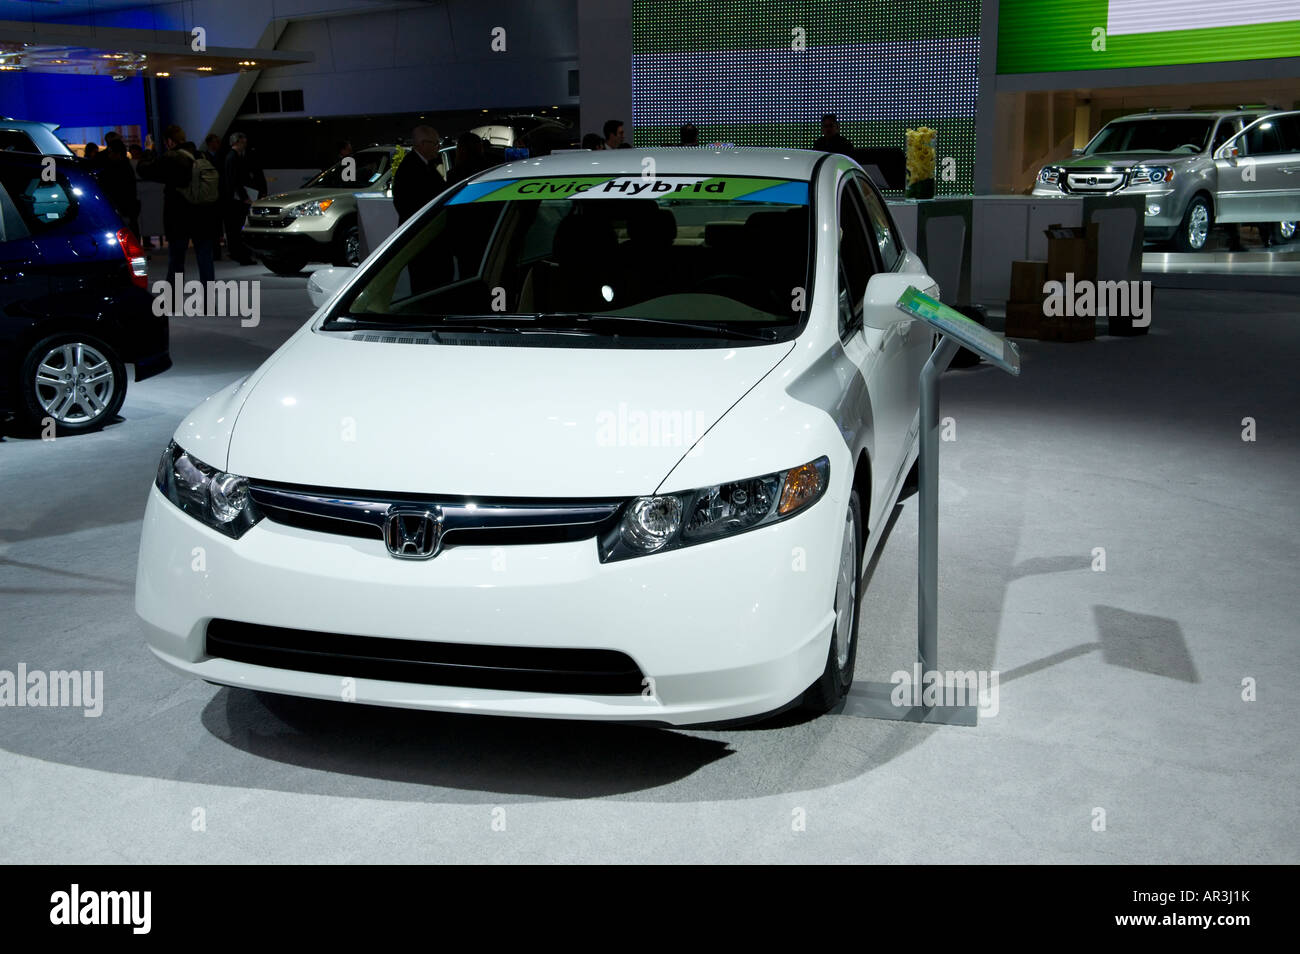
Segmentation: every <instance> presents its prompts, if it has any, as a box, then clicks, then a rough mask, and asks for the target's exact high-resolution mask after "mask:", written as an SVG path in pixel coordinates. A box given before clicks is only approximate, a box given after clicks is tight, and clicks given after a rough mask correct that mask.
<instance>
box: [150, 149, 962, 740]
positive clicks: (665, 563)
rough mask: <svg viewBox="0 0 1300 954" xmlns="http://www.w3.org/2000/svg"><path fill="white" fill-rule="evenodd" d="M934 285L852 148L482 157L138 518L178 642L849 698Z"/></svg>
mask: <svg viewBox="0 0 1300 954" xmlns="http://www.w3.org/2000/svg"><path fill="white" fill-rule="evenodd" d="M408 161H410V160H408ZM908 286H915V287H917V288H918V289H920V290H921V291H923V292H928V293H930V294H932V295H937V289H936V288H935V287H934V283H933V281H932V280H931V279H930V278H929V277H928V276H927V275H926V274H925V271H924V268H923V267H922V265H921V263H920V261H919V259H918V258H917V257H916V256H915V255H914V254H913V253H912V252H910V251H908V249H907V247H906V244H905V243H904V241H903V239H902V238H901V236H900V235H899V232H898V229H897V228H896V227H895V225H894V223H893V222H892V220H891V218H890V215H889V212H888V210H887V208H886V206H885V204H884V202H882V201H881V198H880V196H879V194H878V193H877V192H876V190H875V189H874V187H873V186H872V184H871V183H870V182H869V181H868V179H867V177H866V176H865V175H864V174H863V172H862V170H861V169H860V168H859V167H858V166H857V165H856V164H854V163H853V162H852V161H850V160H848V159H846V158H844V157H842V156H836V155H828V154H825V153H819V152H809V151H801V150H782V149H724V150H717V151H711V150H699V149H665V150H652V151H642V150H615V151H609V152H583V153H566V154H558V155H554V156H549V157H546V158H541V159H530V160H524V161H519V162H513V163H510V164H508V165H503V166H499V167H497V168H495V169H492V170H490V171H488V172H486V173H483V174H480V175H478V176H476V177H475V178H473V179H470V180H468V181H467V182H465V183H462V184H460V185H458V186H456V187H453V188H451V189H449V190H447V191H446V192H444V193H443V194H442V195H441V196H439V197H438V198H437V199H436V200H434V201H433V202H431V203H430V204H429V205H428V206H426V207H425V208H424V209H423V210H422V211H421V212H420V213H418V214H417V215H416V216H414V217H413V218H412V219H411V220H410V221H409V222H407V223H406V224H405V225H404V226H403V227H402V228H401V229H399V230H398V232H396V233H395V234H394V235H392V236H391V237H390V238H389V239H387V240H386V241H385V242H384V243H383V244H382V245H381V246H380V247H379V248H377V249H376V250H375V251H374V253H373V254H371V255H370V256H369V257H368V258H367V259H366V261H365V262H364V263H363V264H362V265H361V266H360V267H359V268H358V269H356V270H355V271H350V272H348V273H347V274H346V277H345V279H344V280H342V281H341V282H339V284H338V287H337V289H336V290H334V291H333V292H332V293H330V294H329V296H328V298H327V300H325V301H324V302H323V304H322V305H321V307H320V308H319V310H318V311H317V313H316V314H315V315H314V316H313V317H312V319H311V320H310V321H309V322H308V323H307V324H306V325H304V326H303V327H302V328H301V329H300V330H299V331H297V332H296V333H295V334H294V335H293V336H292V337H291V338H290V339H289V340H288V341H286V342H285V344H284V345H283V346H282V347H281V348H280V349H279V350H278V351H276V352H275V353H274V354H273V355H271V357H270V358H268V359H267V360H266V362H265V363H264V364H263V365H262V366H261V367H260V368H258V369H257V370H256V371H255V372H253V373H252V374H251V375H250V376H248V377H247V378H245V379H242V380H240V381H237V382H235V383H234V384H232V385H230V386H229V387H227V388H225V389H224V390H222V391H219V392H218V393H216V394H214V395H213V396H211V397H210V398H208V399H207V400H206V401H205V402H204V403H203V404H201V405H200V406H199V407H197V408H195V409H194V410H193V411H192V412H191V413H190V414H189V415H188V416H187V417H186V418H185V420H184V421H183V423H182V424H181V425H180V426H179V427H178V428H177V430H176V432H175V435H174V438H173V440H172V441H171V443H170V444H169V445H168V446H167V448H166V450H165V452H164V453H163V455H162V460H161V461H160V463H159V467H158V474H157V479H156V482H155V486H154V488H153V489H152V491H151V492H150V496H149V502H148V507H147V510H146V513H145V518H144V527H143V536H142V539H141V544H140V562H139V572H138V576H137V581H136V610H137V612H138V613H139V615H140V617H141V618H142V619H143V621H144V626H145V632H146V634H147V640H148V643H149V646H150V648H151V649H152V650H153V652H154V653H155V654H156V655H157V656H158V658H159V659H161V660H162V661H163V662H164V663H166V664H167V665H169V666H171V667H173V668H175V669H177V670H180V671H181V672H184V673H188V674H191V675H193V676H198V677H201V678H203V679H205V680H208V681H210V682H213V683H217V684H224V685H227V686H237V687H242V688H247V689H256V690H263V691H269V692H276V693H289V694H293V695H299V696H309V697H314V698H318V699H336V700H348V701H357V702H364V703H370V704H377V705H388V706H402V707H409V708H418V709H436V710H444V711H452V712H467V713H486V714H494V715H523V716H540V717H552V718H572V719H605V720H623V721H628V722H637V723H650V724H663V725H688V724H695V725H699V724H709V723H722V722H732V721H740V720H746V719H752V718H755V717H759V716H764V715H767V714H770V713H773V712H777V711H780V710H783V709H786V708H788V707H791V706H794V705H799V704H801V703H802V704H803V705H804V706H806V707H808V708H810V709H812V710H814V711H827V710H830V709H831V708H832V707H834V706H835V705H836V704H837V703H838V702H839V701H840V699H841V698H842V697H843V696H844V695H845V693H846V692H847V691H848V689H849V687H850V684H851V683H852V680H853V669H854V659H855V654H856V643H857V633H856V630H857V616H858V602H859V592H858V590H859V584H860V581H861V579H862V572H863V567H864V565H865V564H866V561H867V560H868V559H869V558H870V556H871V554H872V552H873V551H874V548H875V547H876V546H878V545H879V541H880V538H881V536H882V531H883V529H884V527H885V524H886V522H887V518H888V515H889V513H890V511H891V508H892V507H893V505H894V503H895V501H896V500H897V498H898V495H899V491H900V487H901V486H902V485H903V483H904V480H905V478H906V476H907V474H908V472H909V470H910V469H911V467H912V464H913V462H914V461H915V460H916V454H917V429H918V416H917V403H918V385H917V381H918V375H919V373H920V371H921V368H922V365H923V364H924V363H925V361H926V359H927V358H928V356H929V354H930V351H931V346H932V335H931V333H930V332H929V330H928V328H927V327H926V326H925V325H924V324H923V323H922V322H920V321H915V320H912V319H910V318H909V316H908V315H907V314H906V313H904V312H902V311H900V310H899V309H898V308H896V307H895V302H896V301H897V299H898V298H899V296H900V294H901V293H902V292H903V291H904V290H906V288H907V287H908Z"/></svg>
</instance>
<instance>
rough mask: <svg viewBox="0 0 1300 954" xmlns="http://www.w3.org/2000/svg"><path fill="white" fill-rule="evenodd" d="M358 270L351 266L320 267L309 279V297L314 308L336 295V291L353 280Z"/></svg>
mask: <svg viewBox="0 0 1300 954" xmlns="http://www.w3.org/2000/svg"><path fill="white" fill-rule="evenodd" d="M356 273H357V270H356V269H355V268H353V267H351V266H342V267H338V268H319V269H317V270H316V271H314V272H312V273H311V278H309V279H307V297H308V298H310V299H311V305H312V307H313V308H319V307H320V306H321V305H323V304H325V302H327V301H329V300H330V299H331V298H333V297H334V293H335V292H337V291H338V290H339V289H340V288H342V287H343V286H344V285H346V284H347V283H348V282H349V281H351V280H352V276H353V275H355V274H356Z"/></svg>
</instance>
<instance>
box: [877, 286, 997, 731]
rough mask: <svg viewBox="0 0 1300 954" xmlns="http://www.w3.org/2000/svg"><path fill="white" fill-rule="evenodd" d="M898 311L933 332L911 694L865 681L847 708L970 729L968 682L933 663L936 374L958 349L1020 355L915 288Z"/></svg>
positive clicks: (924, 374) (926, 374)
mask: <svg viewBox="0 0 1300 954" xmlns="http://www.w3.org/2000/svg"><path fill="white" fill-rule="evenodd" d="M898 308H899V309H900V310H902V311H904V312H906V313H907V314H908V315H910V316H911V317H913V318H919V319H921V320H922V321H924V322H925V323H926V324H928V325H929V326H930V327H932V328H933V329H934V330H935V331H937V332H938V333H939V335H940V338H939V342H938V344H937V345H936V347H935V349H934V352H933V353H932V354H931V355H930V359H929V360H928V361H926V363H925V367H924V368H922V370H921V380H920V394H921V402H920V403H921V413H920V418H921V435H920V436H921V449H920V463H919V468H920V488H919V498H920V512H919V524H920V526H919V539H918V545H917V550H918V561H917V562H918V566H917V580H918V593H917V614H916V629H917V635H916V665H915V667H914V669H913V673H914V675H913V676H912V678H911V680H910V682H911V689H912V691H911V692H902V693H900V691H899V689H900V687H899V686H898V685H897V684H895V683H884V684H877V683H868V684H867V691H866V694H865V696H864V697H863V699H862V702H861V704H856V705H855V706H854V711H855V714H859V715H864V716H867V717H869V718H876V719H888V720H891V721H905V722H929V723H939V724H944V725H967V726H973V725H975V724H976V721H977V719H978V715H979V703H978V701H977V700H976V701H972V700H971V699H970V693H971V692H973V691H974V690H975V687H971V686H967V685H965V684H963V686H962V687H954V686H951V685H948V684H946V683H945V682H944V678H943V675H942V670H940V668H939V617H938V608H939V376H940V375H941V374H943V372H944V370H945V369H946V368H947V367H948V362H949V361H951V360H952V357H953V355H954V354H956V353H957V350H958V349H959V348H961V347H963V346H964V347H967V348H969V349H970V350H972V351H974V352H975V353H976V354H978V355H980V356H981V357H983V358H986V359H987V360H988V361H989V362H991V363H992V364H993V365H995V366H996V367H999V368H1001V369H1002V370H1003V371H1006V372H1007V373H1008V374H1013V375H1019V374H1020V352H1019V350H1017V348H1016V346H1015V345H1014V344H1012V343H1011V342H1010V341H1007V340H1006V339H1005V338H1002V337H999V336H998V335H996V334H994V333H993V332H991V331H989V330H988V329H987V328H985V327H984V326H983V325H980V324H979V323H978V322H975V321H972V320H971V319H970V318H967V317H966V316H965V315H963V314H962V313H961V312H959V311H955V310H954V309H952V308H949V307H948V306H947V305H945V304H943V303H942V302H940V301H936V300H935V299H933V298H931V297H930V296H929V295H925V294H922V293H921V292H919V291H917V290H916V289H915V288H912V287H909V288H908V289H907V291H905V292H903V294H902V295H901V296H900V297H899V299H898ZM958 688H960V689H961V692H958V691H957V689H958ZM935 689H937V690H938V691H937V692H935V691H934V690H935ZM927 690H928V691H927ZM900 695H901V696H902V697H903V704H901V705H900V704H899V696H900ZM936 699H937V700H938V702H937V704H935V700H936Z"/></svg>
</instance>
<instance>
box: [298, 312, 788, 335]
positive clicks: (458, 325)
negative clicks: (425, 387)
mask: <svg viewBox="0 0 1300 954" xmlns="http://www.w3.org/2000/svg"><path fill="white" fill-rule="evenodd" d="M626 323H631V324H641V325H654V326H656V327H660V328H671V329H674V330H677V331H686V332H691V333H693V334H694V335H696V336H703V335H708V336H722V337H726V338H744V339H746V340H750V341H775V340H776V335H775V333H774V331H773V330H771V329H766V328H765V329H763V330H762V331H761V332H760V331H754V330H749V329H737V328H733V327H732V326H730V325H727V324H723V323H721V322H719V323H706V322H692V321H673V320H672V319H671V318H648V317H642V316H640V315H595V314H589V313H585V312H536V313H533V314H527V315H519V314H515V315H507V314H501V315H498V314H488V315H447V316H445V317H443V318H439V319H435V320H432V321H430V320H428V319H424V320H420V321H411V322H398V321H383V320H371V319H369V318H363V317H358V316H356V315H339V316H338V317H335V318H331V319H329V320H328V321H326V322H325V323H324V324H322V325H321V330H322V331H415V332H423V331H486V332H503V333H506V334H512V333H513V334H528V333H533V334H538V333H552V334H584V335H594V334H598V333H599V332H597V331H596V330H595V329H596V328H597V327H600V326H605V327H606V328H608V326H611V325H620V324H626Z"/></svg>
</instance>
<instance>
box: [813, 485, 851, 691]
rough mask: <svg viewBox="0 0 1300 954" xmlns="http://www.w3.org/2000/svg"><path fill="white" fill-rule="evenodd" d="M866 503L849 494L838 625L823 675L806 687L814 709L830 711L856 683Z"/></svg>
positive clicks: (838, 588) (837, 597)
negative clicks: (862, 542) (859, 592)
mask: <svg viewBox="0 0 1300 954" xmlns="http://www.w3.org/2000/svg"><path fill="white" fill-rule="evenodd" d="M861 539H862V505H861V503H859V501H858V492H857V491H856V490H855V491H853V495H852V497H850V498H849V509H848V513H847V514H845V517H844V538H843V540H842V542H841V544H840V552H839V572H838V574H837V575H836V578H835V604H834V607H833V608H834V610H835V628H834V630H833V631H832V633H831V647H830V652H829V653H827V656H826V669H825V670H824V671H823V672H822V674H821V677H820V678H819V679H818V680H817V681H816V682H814V683H813V684H812V685H811V686H809V687H808V688H807V690H805V692H804V694H803V700H802V704H803V707H804V708H805V709H807V710H808V711H810V712H816V713H819V714H820V713H824V712H830V710H831V709H833V708H834V707H835V705H836V704H837V703H838V702H839V701H840V700H841V699H843V698H844V697H845V696H846V695H847V694H848V691H849V687H851V686H852V685H853V666H854V663H855V662H856V661H857V655H858V582H859V581H860V580H861V579H862V544H861V542H860V541H861Z"/></svg>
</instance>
